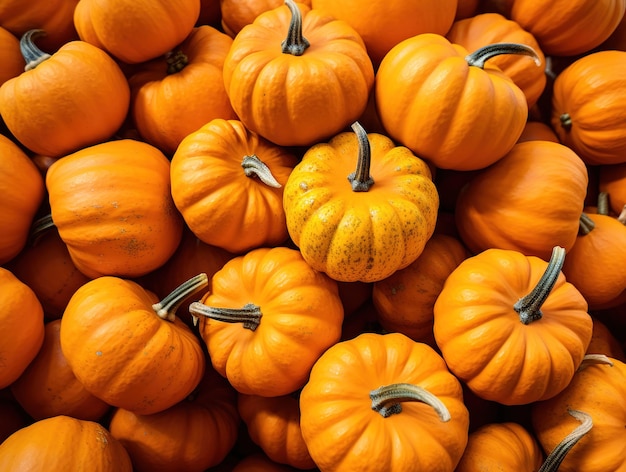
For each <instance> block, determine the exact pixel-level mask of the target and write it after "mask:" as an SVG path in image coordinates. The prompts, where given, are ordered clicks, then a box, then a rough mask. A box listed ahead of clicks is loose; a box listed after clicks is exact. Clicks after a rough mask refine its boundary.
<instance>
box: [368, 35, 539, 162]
mask: <svg viewBox="0 0 626 472" xmlns="http://www.w3.org/2000/svg"><path fill="white" fill-rule="evenodd" d="M502 54H523V55H531V56H533V58H534V60H535V61H536V62H537V64H538V63H539V57H538V56H537V55H536V52H535V51H534V50H533V49H532V48H530V47H528V46H526V45H521V44H512V45H511V44H504V45H499V44H495V45H488V46H484V47H481V48H480V49H478V50H477V51H474V52H473V53H471V54H469V53H468V51H467V50H466V49H465V48H464V47H463V46H460V45H458V44H453V43H451V42H450V41H448V40H447V39H446V38H445V37H444V36H441V35H437V34H420V35H417V36H413V37H412V38H409V39H406V40H404V41H402V42H401V43H399V44H397V45H396V46H394V48H393V49H392V50H391V51H389V53H387V55H386V56H385V58H384V59H383V61H382V62H381V64H380V68H379V69H378V72H377V74H376V86H375V90H376V107H377V109H378V114H379V117H380V121H381V123H382V124H383V126H384V127H385V129H386V130H387V132H388V133H389V136H390V137H391V138H393V139H395V140H396V141H399V142H400V143H401V144H403V145H404V146H406V147H408V148H409V149H411V150H412V151H413V152H414V153H416V154H417V155H418V156H420V157H421V158H423V159H426V160H428V161H430V162H431V163H432V164H434V165H435V166H437V167H438V168H443V169H454V170H475V169H481V168H484V167H487V166H489V165H490V164H493V163H494V162H496V161H497V160H499V159H500V158H501V157H502V156H504V155H505V154H506V153H507V152H508V151H509V150H510V149H511V148H512V147H513V145H514V144H515V142H516V141H517V138H518V137H519V136H520V134H521V133H522V130H523V128H524V124H525V123H526V119H527V117H528V105H527V103H526V97H525V96H524V93H523V92H522V91H521V90H520V88H519V87H518V86H517V85H515V83H514V82H513V81H512V80H511V79H510V78H509V77H508V76H507V75H506V74H505V73H504V72H502V71H501V70H500V69H498V68H497V67H495V66H492V65H490V64H485V62H486V61H487V60H489V59H490V58H492V57H496V56H499V55H502ZM526 60H528V61H531V59H529V58H526Z"/></svg>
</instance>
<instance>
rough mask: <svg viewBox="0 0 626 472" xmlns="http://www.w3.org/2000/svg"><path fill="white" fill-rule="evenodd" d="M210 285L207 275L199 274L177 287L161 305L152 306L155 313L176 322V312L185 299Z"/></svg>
mask: <svg viewBox="0 0 626 472" xmlns="http://www.w3.org/2000/svg"><path fill="white" fill-rule="evenodd" d="M208 285H209V278H208V276H207V275H206V274H204V273H202V274H198V275H196V276H195V277H192V278H190V279H189V280H187V281H186V282H183V283H182V284H180V285H179V286H178V287H176V288H175V289H174V290H173V291H172V293H170V294H169V295H167V296H166V297H165V298H164V299H163V300H161V301H160V302H159V303H155V304H154V305H152V309H153V310H154V311H155V313H156V314H157V315H158V316H159V318H162V319H164V320H168V321H174V319H175V318H176V310H177V309H178V307H179V306H180V305H181V304H182V303H183V302H184V301H185V299H186V298H187V297H189V296H191V295H193V294H194V293H197V292H199V291H200V290H202V289H203V288H205V287H207V286H208Z"/></svg>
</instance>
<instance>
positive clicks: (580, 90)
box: [551, 51, 626, 165]
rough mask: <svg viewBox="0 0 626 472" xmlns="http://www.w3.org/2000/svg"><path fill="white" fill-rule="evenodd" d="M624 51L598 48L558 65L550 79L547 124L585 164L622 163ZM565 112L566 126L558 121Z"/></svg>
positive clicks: (625, 150) (625, 153)
mask: <svg viewBox="0 0 626 472" xmlns="http://www.w3.org/2000/svg"><path fill="white" fill-rule="evenodd" d="M625 75H626V51H599V52H595V53H592V54H589V55H587V56H584V57H582V58H580V59H578V60H577V61H575V62H574V63H572V64H571V65H570V66H569V67H567V68H566V69H565V70H563V71H562V72H561V73H560V74H559V75H558V76H557V78H556V80H555V81H554V91H553V95H552V116H551V123H552V127H553V128H554V130H555V131H556V133H557V135H558V136H559V139H560V141H561V142H562V143H563V144H565V145H566V146H569V147H571V148H572V149H573V150H574V151H575V152H576V153H577V154H578V155H579V156H580V157H581V158H582V159H583V160H584V161H585V162H586V163H587V164H592V165H603V164H620V163H624V162H626V133H624V128H625V127H626V116H624V113H623V111H624V108H625V107H626V84H624V81H623V80H622V79H623V77H624V76H625ZM563 114H567V115H569V118H570V120H569V121H571V127H567V126H564V125H563V123H562V116H563Z"/></svg>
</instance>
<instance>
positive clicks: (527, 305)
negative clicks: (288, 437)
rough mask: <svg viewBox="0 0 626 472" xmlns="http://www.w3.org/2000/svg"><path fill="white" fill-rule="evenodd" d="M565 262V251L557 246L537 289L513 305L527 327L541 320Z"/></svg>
mask: <svg viewBox="0 0 626 472" xmlns="http://www.w3.org/2000/svg"><path fill="white" fill-rule="evenodd" d="M564 261H565V249H564V248H562V247H560V246H555V247H554V249H552V257H550V262H548V267H546V270H545V272H544V273H543V275H542V276H541V279H539V282H537V285H536V286H535V288H534V289H533V290H532V292H530V293H529V294H528V295H526V296H525V297H522V298H520V299H519V300H518V301H517V303H515V305H513V309H514V310H515V311H516V312H517V313H519V319H520V321H521V322H522V323H524V324H525V325H527V324H529V323H531V322H533V321H536V320H539V319H541V316H542V313H541V305H543V302H545V301H546V298H548V295H550V292H551V291H552V288H554V284H555V283H556V281H557V279H558V277H559V274H560V273H561V268H562V267H563V262H564Z"/></svg>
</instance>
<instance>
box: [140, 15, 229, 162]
mask: <svg viewBox="0 0 626 472" xmlns="http://www.w3.org/2000/svg"><path fill="white" fill-rule="evenodd" d="M231 44H232V39H231V38H230V37H229V36H227V35H225V34H224V33H221V32H220V31H218V30H216V29H215V28H213V27H211V26H199V27H196V28H194V29H193V30H192V31H191V33H190V34H189V36H187V38H185V40H184V41H183V42H182V43H181V44H180V45H178V46H176V47H175V48H174V49H172V50H171V51H169V52H168V53H167V54H166V56H165V57H161V58H158V59H154V60H152V61H150V62H148V63H146V64H144V65H142V66H141V67H140V68H139V70H138V71H137V72H136V73H134V74H133V75H132V76H131V77H130V78H129V79H128V81H129V84H130V88H131V110H130V111H131V116H132V120H133V123H134V125H135V126H136V128H137V131H138V132H139V134H140V135H141V137H142V138H143V139H144V140H145V141H146V142H148V143H150V144H152V145H154V146H156V147H158V148H159V149H161V150H162V151H163V152H164V153H165V154H167V155H172V154H173V153H174V151H176V148H177V147H178V145H179V144H180V142H181V141H182V140H183V138H184V137H185V136H187V135H188V134H191V133H192V132H193V131H196V130H197V129H198V128H200V127H201V126H202V125H204V124H205V123H208V122H209V121H211V120H212V119H214V118H224V119H235V118H236V116H235V112H234V111H233V109H232V107H231V106H230V100H229V99H228V95H226V90H225V89H224V77H223V75H222V67H223V64H224V58H225V57H226V54H228V51H229V50H230V46H231Z"/></svg>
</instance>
